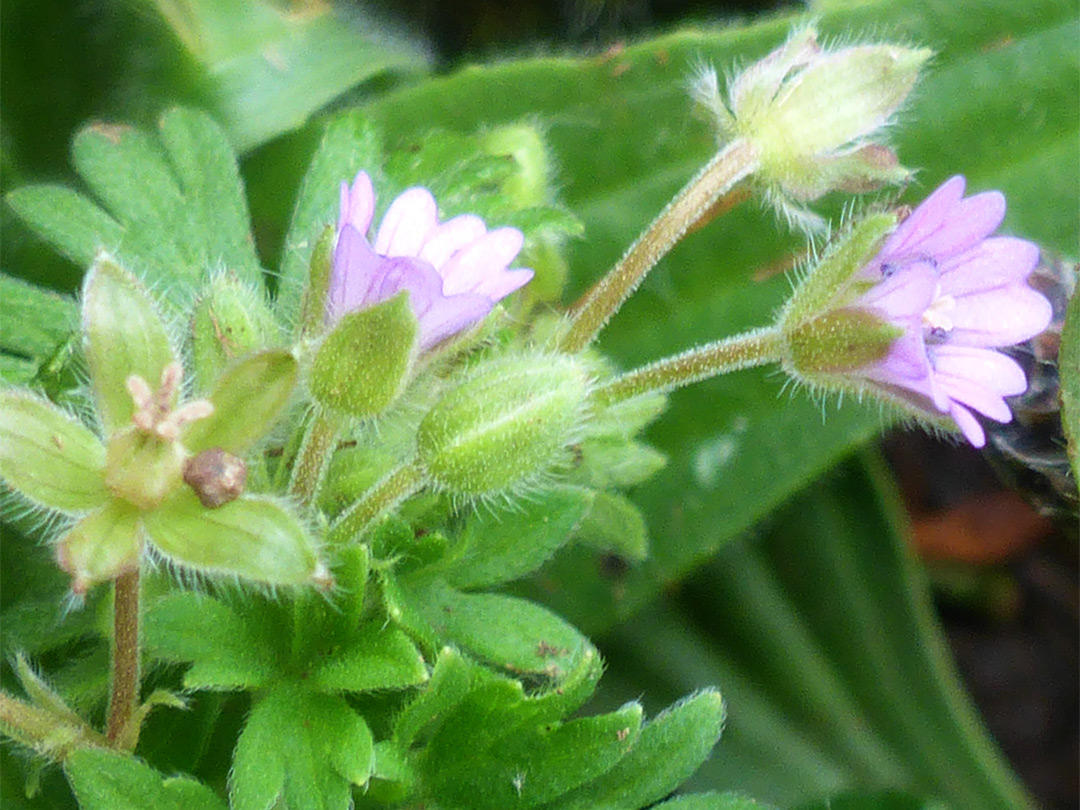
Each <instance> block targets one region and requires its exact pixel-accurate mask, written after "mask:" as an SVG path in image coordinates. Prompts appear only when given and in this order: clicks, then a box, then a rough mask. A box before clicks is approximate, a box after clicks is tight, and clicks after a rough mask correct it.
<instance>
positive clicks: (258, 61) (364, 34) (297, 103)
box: [155, 0, 427, 151]
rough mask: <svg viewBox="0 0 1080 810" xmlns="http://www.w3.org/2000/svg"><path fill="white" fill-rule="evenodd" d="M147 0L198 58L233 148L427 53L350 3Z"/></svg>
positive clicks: (418, 62) (421, 61) (418, 63)
mask: <svg viewBox="0 0 1080 810" xmlns="http://www.w3.org/2000/svg"><path fill="white" fill-rule="evenodd" d="M155 5H156V6H157V7H158V11H159V12H160V13H161V15H162V16H163V17H164V18H165V19H166V20H167V21H168V22H169V24H170V25H171V26H172V27H173V30H174V32H175V33H176V35H177V36H178V37H179V38H180V40H181V41H182V42H183V43H184V45H185V46H186V47H187V48H188V50H189V51H190V52H191V54H192V56H193V57H195V59H197V60H198V61H199V62H200V63H201V64H202V67H203V69H204V71H205V77H204V80H205V83H206V85H207V87H206V96H207V101H208V102H209V103H210V104H211V105H212V107H213V109H214V112H215V113H216V114H217V115H218V116H219V117H220V118H221V120H222V121H223V123H224V125H225V128H226V130H227V131H228V133H229V137H230V139H231V140H232V142H233V144H235V146H236V147H237V149H239V150H240V151H247V150H249V149H251V148H253V147H255V146H258V145H259V144H261V143H264V142H266V141H268V140H270V139H271V138H273V137H274V136H276V135H279V134H281V133H282V132H285V131H287V130H290V129H295V128H296V127H298V126H300V125H301V124H303V123H304V122H305V121H306V120H307V118H308V117H309V116H310V115H312V114H313V113H315V112H317V111H318V110H319V109H320V108H321V107H323V106H324V105H326V104H328V103H329V102H331V101H333V100H334V99H335V98H337V97H338V96H340V95H342V94H343V93H345V92H346V91H348V90H349V89H350V88H352V87H355V86H356V85H358V84H360V83H362V82H364V81H366V80H368V79H371V78H373V77H374V76H377V75H379V74H382V73H386V72H389V71H394V72H406V71H407V72H412V71H416V70H417V69H422V68H423V67H424V66H425V63H426V61H427V55H426V54H425V52H424V50H423V49H422V48H421V47H420V46H419V45H417V44H413V43H410V42H409V41H408V40H405V39H403V38H402V37H401V36H400V35H396V34H393V33H391V32H389V31H386V30H383V29H381V27H380V26H379V24H378V23H377V22H375V21H374V20H372V19H364V18H363V17H361V16H360V15H359V12H358V11H357V10H352V11H351V12H350V13H346V12H345V10H344V9H335V8H332V7H330V6H318V5H317V6H311V7H307V8H304V9H302V10H287V9H285V8H279V7H277V6H275V5H274V4H273V3H269V2H264V0H227V1H226V2H221V0H184V2H181V3H171V2H165V1H164V0H159V2H156V3H155Z"/></svg>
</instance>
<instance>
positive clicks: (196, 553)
mask: <svg viewBox="0 0 1080 810" xmlns="http://www.w3.org/2000/svg"><path fill="white" fill-rule="evenodd" d="M143 520H144V525H145V528H146V532H147V534H148V535H149V536H150V541H151V542H152V543H153V544H154V547H155V548H156V549H157V550H158V551H159V552H161V553H162V554H164V555H165V556H166V557H168V558H169V559H171V560H173V561H174V562H176V563H179V564H181V565H187V566H190V567H192V568H194V569H196V570H197V571H203V572H205V573H213V574H233V575H236V576H240V577H244V578H246V579H252V580H254V581H256V582H264V583H267V584H269V585H305V584H311V583H312V582H313V581H314V579H315V577H316V576H317V574H318V571H319V568H320V566H321V564H320V563H319V560H318V556H317V555H316V553H315V546H314V544H313V543H312V540H311V537H310V536H309V535H308V533H307V531H306V530H305V528H304V526H303V524H302V523H301V522H300V520H299V519H298V518H297V517H296V515H294V514H293V513H292V512H290V511H289V510H288V509H286V508H285V507H284V506H283V505H281V504H280V503H278V502H277V501H274V500H270V499H268V498H261V497H256V496H252V495H245V496H243V497H240V498H238V499H236V500H235V501H230V502H229V503H226V504H225V505H224V506H219V507H218V508H216V509H207V508H205V507H203V506H202V504H200V503H199V501H198V500H197V499H196V497H195V494H194V493H193V492H192V491H191V490H189V489H187V488H185V489H183V490H181V491H180V492H179V493H178V494H177V495H176V496H174V497H173V498H171V499H170V500H169V501H167V502H165V503H164V504H162V505H161V507H160V508H159V509H156V510H154V511H153V512H149V513H147V514H146V516H145V517H144V518H143Z"/></svg>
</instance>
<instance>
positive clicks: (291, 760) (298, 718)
mask: <svg viewBox="0 0 1080 810" xmlns="http://www.w3.org/2000/svg"><path fill="white" fill-rule="evenodd" d="M285 740H287V741H288V745H283V744H282V743H283V741H285ZM374 766H375V755H374V750H373V742H372V738H371V732H370V731H369V730H368V727H367V724H366V723H365V722H364V720H363V718H361V717H360V715H358V714H356V713H355V712H354V711H353V710H352V708H351V707H350V706H349V704H348V703H346V702H345V701H344V700H343V699H341V698H338V697H333V696H330V695H320V694H316V693H314V692H310V691H308V690H307V689H306V688H304V687H303V686H300V685H297V684H290V683H282V684H279V685H278V686H276V687H275V688H273V689H271V690H270V691H269V692H268V693H267V694H265V695H264V696H262V697H260V698H259V699H258V701H257V702H256V704H255V707H254V708H253V709H252V711H251V714H250V715H249V716H248V720H247V723H246V724H245V726H244V730H243V731H242V732H241V734H240V740H239V742H238V743H237V746H236V753H235V755H234V758H233V767H232V772H231V777H230V785H229V793H230V798H231V806H232V808H233V810H265V808H268V807H272V806H274V802H275V801H276V800H279V799H281V800H284V801H285V803H286V804H287V806H288V807H289V808H291V810H342V808H345V807H347V806H348V805H349V798H350V792H349V785H350V783H351V784H356V785H363V784H364V783H366V782H367V780H368V778H369V777H370V776H371V773H372V770H373V768H374Z"/></svg>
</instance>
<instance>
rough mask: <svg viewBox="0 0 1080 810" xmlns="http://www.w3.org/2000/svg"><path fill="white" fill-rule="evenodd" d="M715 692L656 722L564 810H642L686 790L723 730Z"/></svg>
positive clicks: (566, 801) (565, 801) (562, 805)
mask: <svg viewBox="0 0 1080 810" xmlns="http://www.w3.org/2000/svg"><path fill="white" fill-rule="evenodd" d="M724 714H725V713H724V702H723V700H721V699H720V695H719V693H717V692H714V691H705V692H701V693H699V694H697V695H694V696H693V697H689V698H687V699H685V700H683V701H681V702H680V703H678V704H676V705H675V706H672V707H671V708H670V709H667V710H666V711H664V712H663V713H661V714H660V715H658V716H657V717H655V718H653V720H651V721H650V722H649V723H648V724H647V725H646V726H645V728H643V729H642V730H641V737H640V738H639V739H638V741H637V744H636V745H635V746H634V747H633V748H632V749H631V750H630V753H628V754H627V755H626V756H625V757H623V758H622V759H621V760H620V761H619V763H618V764H617V765H616V766H615V767H614V768H612V769H611V770H610V771H608V772H607V773H605V774H604V775H603V776H602V777H600V778H599V779H597V780H595V781H594V782H592V783H590V784H588V785H585V786H583V787H581V788H579V789H578V790H576V791H575V792H574V793H572V794H569V795H567V796H564V797H563V798H561V799H560V800H559V801H558V802H557V803H556V804H554V805H553V806H552V810H554V808H555V807H557V808H559V810H572V809H573V810H637V809H638V808H640V807H645V806H646V805H649V804H651V803H652V802H655V801H657V800H658V799H661V798H663V797H664V796H666V795H667V794H668V793H670V792H671V791H673V790H674V789H675V788H677V787H678V786H679V785H681V784H682V783H683V782H684V781H685V780H686V779H687V777H689V776H690V774H692V773H693V772H694V771H696V770H697V769H698V766H700V765H701V763H702V762H704V760H705V758H706V757H708V755H709V752H710V751H712V749H713V746H714V745H716V741H717V740H718V739H720V730H721V728H722V727H723V725H724Z"/></svg>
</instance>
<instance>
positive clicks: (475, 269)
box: [440, 228, 525, 298]
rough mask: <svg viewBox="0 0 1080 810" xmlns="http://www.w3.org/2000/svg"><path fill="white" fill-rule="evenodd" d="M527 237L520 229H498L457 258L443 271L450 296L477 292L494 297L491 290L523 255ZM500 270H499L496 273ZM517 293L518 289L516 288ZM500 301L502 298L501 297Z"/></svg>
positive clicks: (463, 251)
mask: <svg viewBox="0 0 1080 810" xmlns="http://www.w3.org/2000/svg"><path fill="white" fill-rule="evenodd" d="M524 242H525V237H524V236H523V235H522V233H521V231H519V230H518V229H517V228H496V229H495V230H493V231H489V232H488V233H486V234H485V235H484V236H483V237H481V238H480V239H477V240H476V241H475V242H473V243H472V244H471V245H469V246H468V247H466V248H465V249H464V250H461V251H459V252H458V253H456V254H454V256H453V257H452V258H451V259H450V260H449V261H448V262H446V264H444V265H443V266H442V267H441V268H440V272H441V273H442V277H443V278H444V279H445V280H446V284H445V289H446V292H447V293H448V294H451V295H452V294H454V293H459V292H474V293H478V294H480V295H486V296H488V297H489V298H495V296H494V295H493V294H492V293H491V291H490V290H489V287H494V286H497V284H495V279H496V277H497V276H498V275H499V273H500V272H502V271H504V270H505V269H506V267H507V266H508V265H509V264H510V262H512V261H513V260H514V257H515V256H517V254H518V253H519V252H520V251H521V246H522V245H523V244H524ZM494 268H498V270H494ZM515 289H516V288H515ZM500 297H501V296H500Z"/></svg>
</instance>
